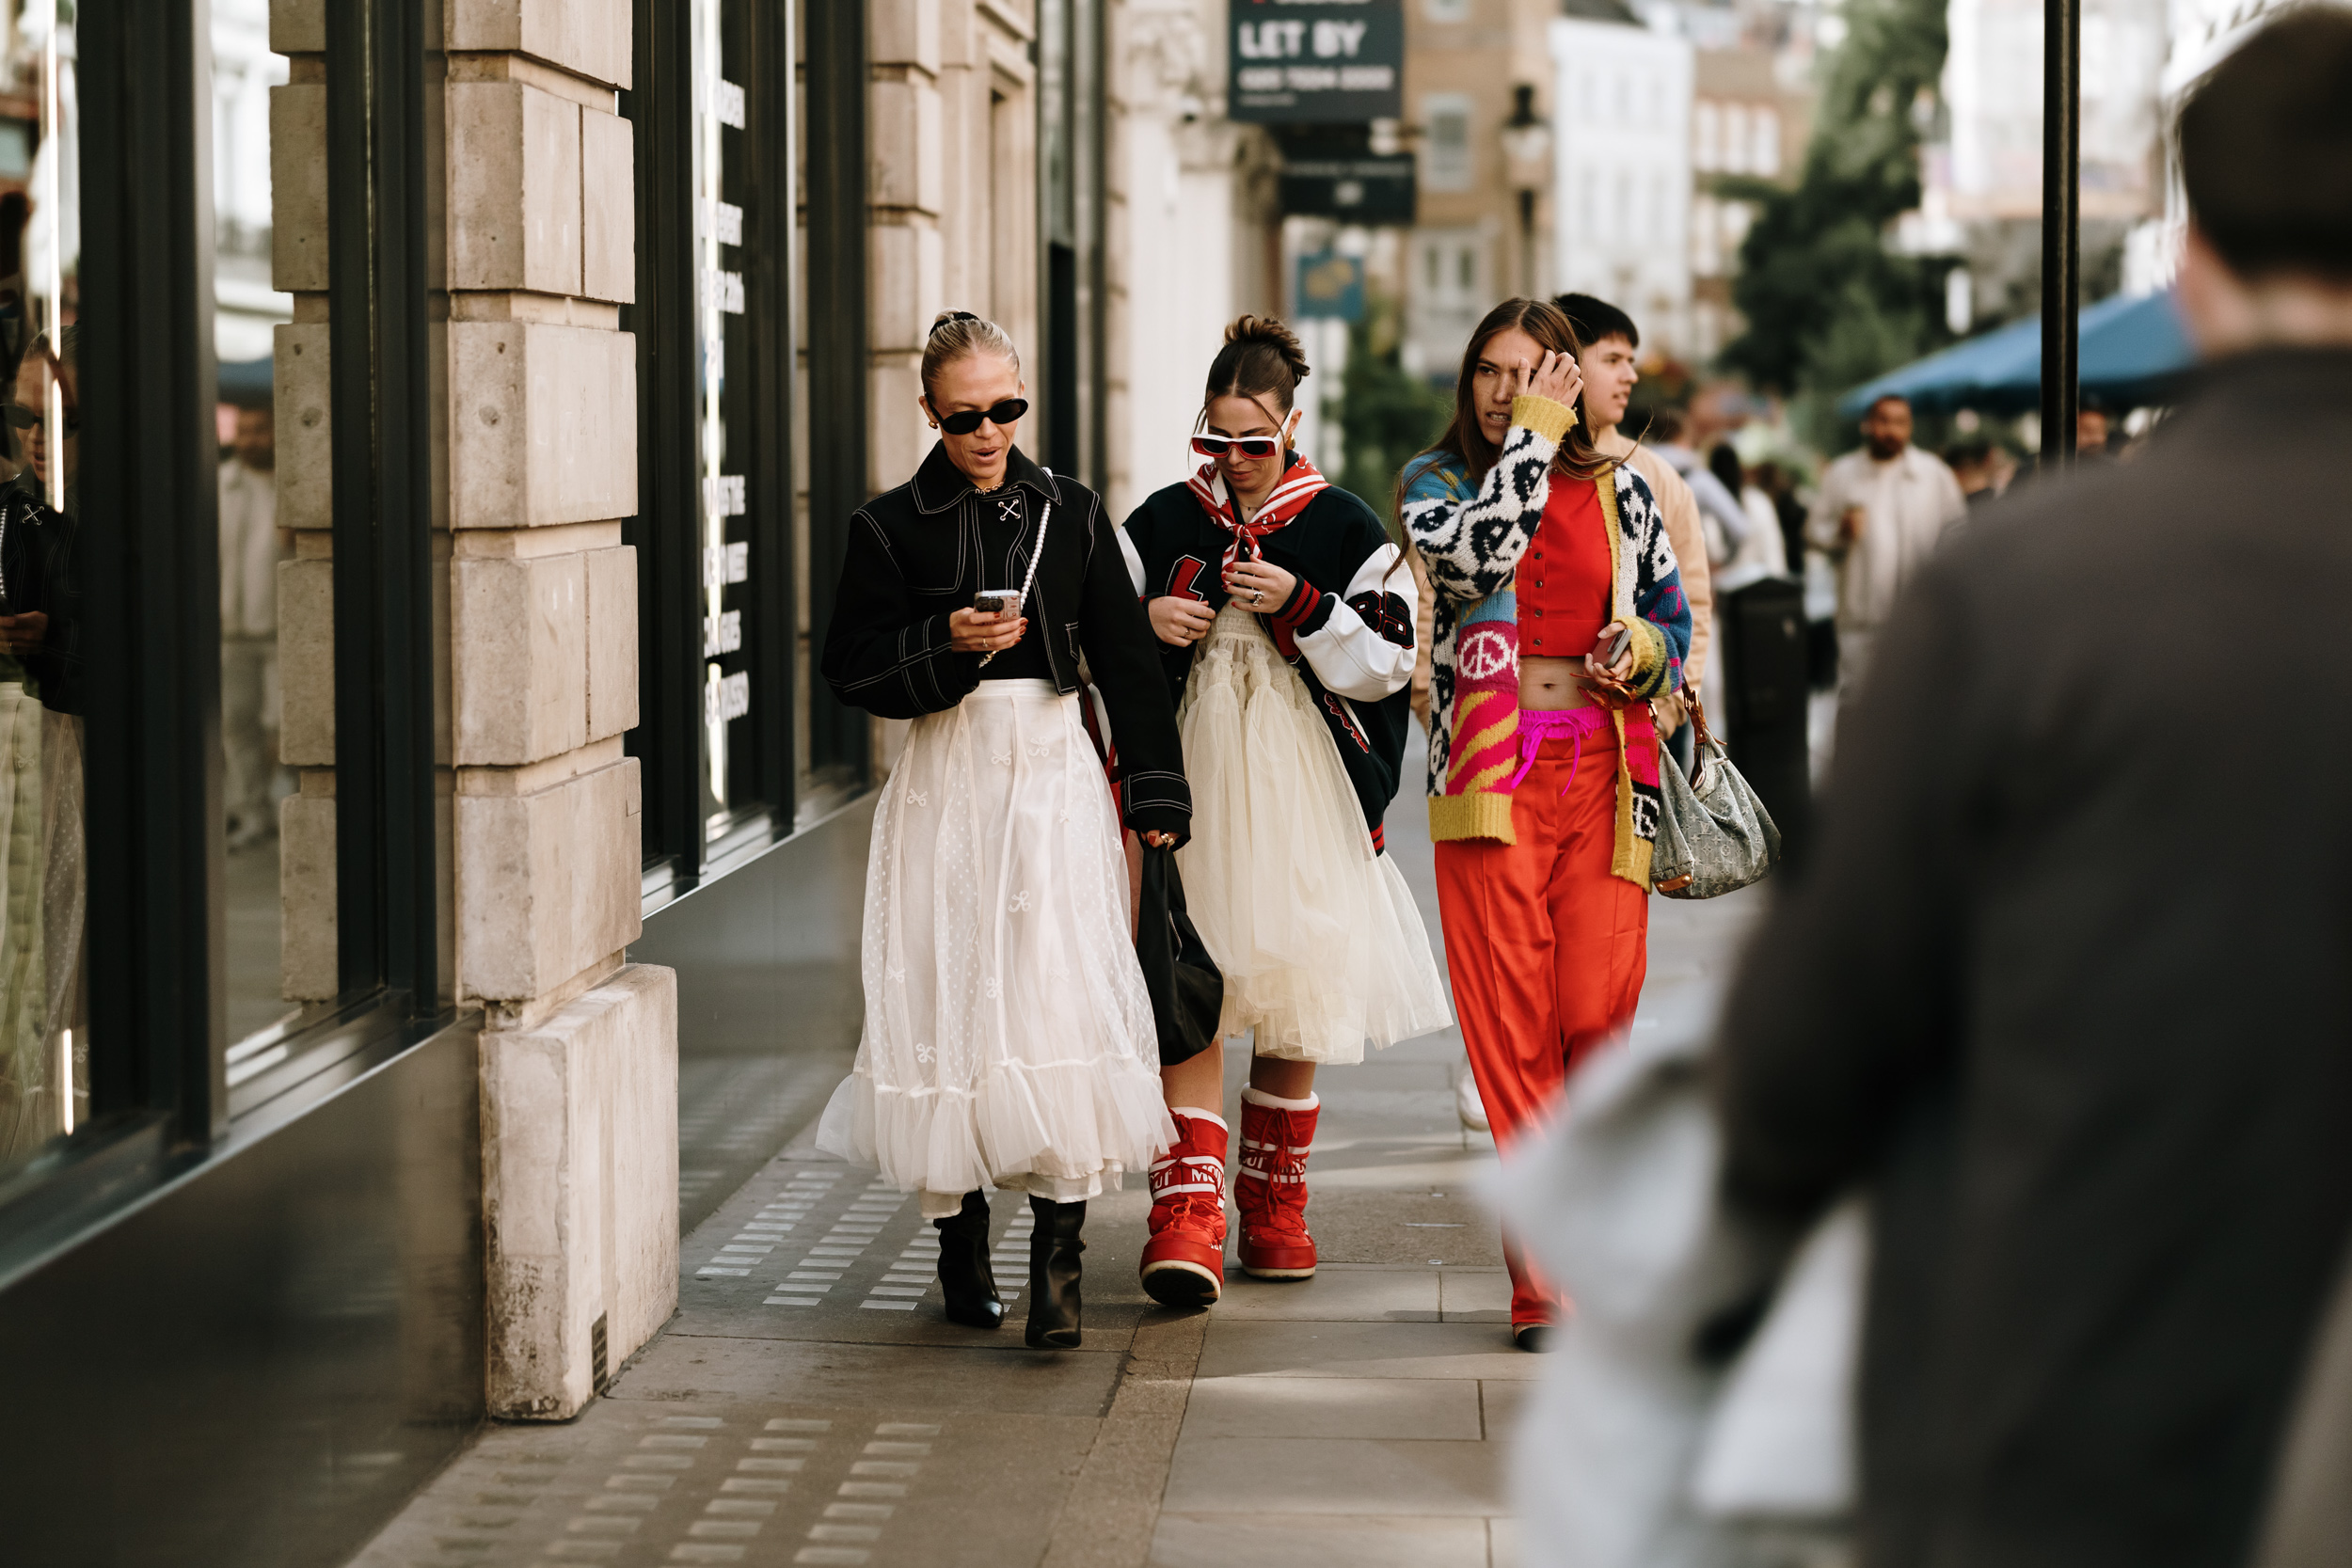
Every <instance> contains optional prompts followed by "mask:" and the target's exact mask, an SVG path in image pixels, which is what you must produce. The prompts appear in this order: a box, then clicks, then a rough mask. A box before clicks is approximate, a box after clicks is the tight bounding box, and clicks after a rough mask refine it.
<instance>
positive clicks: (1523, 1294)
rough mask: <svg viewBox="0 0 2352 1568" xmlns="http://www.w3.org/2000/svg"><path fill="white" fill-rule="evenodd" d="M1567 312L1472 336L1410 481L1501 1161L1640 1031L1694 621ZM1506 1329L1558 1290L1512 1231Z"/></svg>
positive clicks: (1536, 307)
mask: <svg viewBox="0 0 2352 1568" xmlns="http://www.w3.org/2000/svg"><path fill="white" fill-rule="evenodd" d="M1576 355H1577V343H1576V338H1575V333H1574V331H1573V329H1572V328H1571V327H1570V326H1569V325H1568V320H1567V318H1566V317H1565V316H1564V315H1562V314H1561V312H1560V310H1559V309H1558V308H1557V307H1555V306H1553V305H1551V304H1549V303H1548V302H1544V301H1539V300H1530V299H1513V300H1506V301H1504V302H1503V303H1502V305H1499V306H1497V307H1496V308H1495V309H1493V310H1492V311H1490V312H1488V314H1487V316H1486V320H1484V321H1483V322H1481V323H1479V325H1478V330H1477V331H1476V332H1475V333H1474V334H1473V335H1472V336H1471V338H1470V347H1469V350H1468V351H1467V352H1466V353H1465V354H1464V355H1463V356H1462V371H1461V376H1460V378H1459V380H1458V381H1457V382H1456V383H1455V406H1454V420H1453V422H1452V423H1451V424H1450V425H1448V426H1447V428H1446V431H1445V434H1444V435H1442V436H1439V437H1438V443H1437V445H1436V446H1435V447H1433V448H1432V449H1430V451H1426V452H1424V453H1422V455H1421V456H1419V457H1417V458H1415V459H1414V460H1413V461H1412V462H1411V463H1410V464H1408V465H1406V469H1405V472H1404V474H1403V475H1402V476H1401V478H1400V481H1399V486H1398V488H1399V498H1398V505H1399V510H1400V512H1401V514H1402V515H1403V517H1404V521H1405V528H1406V532H1407V534H1408V535H1409V536H1410V537H1411V539H1412V542H1413V544H1414V546H1415V547H1416V548H1417V549H1418V550H1419V551H1420V553H1421V557H1422V561H1423V562H1425V563H1426V564H1427V567H1428V572H1429V577H1430V580H1431V581H1432V582H1433V583H1434V584H1435V585H1436V588H1437V591H1438V607H1437V611H1438V612H1437V634H1436V638H1435V640H1434V641H1433V643H1432V645H1431V655H1432V665H1433V670H1432V673H1431V679H1430V704H1429V831H1430V836H1431V837H1432V838H1433V839H1434V840H1436V842H1437V871H1438V916H1439V918H1440V919H1441V920H1442V921H1443V922H1444V924H1445V942H1446V966H1447V968H1448V969H1449V970H1450V971H1451V972H1452V974H1453V976H1454V1004H1455V1006H1458V1007H1459V1008H1460V1009H1461V1017H1462V1039H1463V1043H1464V1044H1465V1045H1466V1046H1467V1047H1468V1049H1469V1054H1470V1070H1471V1072H1472V1073H1473V1074H1475V1075H1476V1077H1477V1080H1478V1092H1479V1098H1480V1099H1481V1100H1482V1101H1485V1104H1486V1113H1487V1116H1488V1117H1489V1118H1490V1119H1491V1121H1492V1124H1493V1128H1494V1133H1495V1139H1496V1142H1497V1143H1498V1144H1499V1145H1500V1146H1502V1148H1504V1149H1506V1150H1507V1149H1508V1148H1510V1147H1511V1144H1512V1142H1513V1141H1514V1140H1515V1139H1516V1138H1517V1137H1518V1134H1519V1133H1521V1132H1524V1131H1526V1130H1527V1129H1528V1128H1529V1127H1530V1126H1532V1125H1534V1124H1535V1123H1536V1122H1537V1120H1538V1119H1539V1118H1540V1117H1542V1116H1543V1115H1544V1114H1545V1112H1546V1111H1548V1110H1549V1107H1550V1106H1551V1105H1552V1104H1553V1102H1554V1101H1556V1100H1557V1099H1558V1098H1559V1095H1560V1091H1561V1087H1562V1085H1564V1084H1565V1081H1566V1078H1567V1074H1568V1071H1569V1069H1571V1068H1573V1067H1574V1066H1575V1064H1576V1062H1577V1060H1578V1059H1579V1058H1580V1057H1581V1055H1582V1054H1583V1053H1585V1052H1586V1051H1588V1050H1589V1049H1591V1048H1592V1047H1593V1046H1595V1045H1597V1044H1599V1043H1600V1042H1602V1041H1604V1040H1606V1039H1609V1038H1611V1037H1613V1036H1615V1035H1616V1034H1618V1033H1619V1032H1620V1031H1622V1030H1623V1029H1625V1028H1626V1027H1627V1026H1628V1025H1629V1024H1630V1023H1631V1022H1632V1019H1633V1008H1634V1004H1635V1003H1636V1002H1637V1001H1638V1000H1639V999H1640V997H1641V994H1642V978H1643V975H1644V973H1645V970H1646V968H1647V963H1648V933H1649V910H1648V895H1649V890H1650V887H1649V863H1650V850H1651V847H1652V845H1653V844H1654V843H1655V841H1656V839H1657V836H1658V813H1659V810H1660V805H1661V802H1660V796H1659V789H1658V735H1657V729H1656V726H1655V724H1654V723H1653V721H1652V720H1651V716H1650V702H1651V700H1652V699H1653V698H1657V697H1660V696H1662V695H1664V694H1665V693H1667V692H1669V691H1672V690H1675V689H1677V688H1678V687H1680V686H1681V684H1682V661H1683V658H1684V656H1685V655H1686V654H1688V652H1689V651H1690V646H1691V611H1690V607H1689V606H1688V605H1687V604H1686V603H1685V602H1684V600H1683V596H1682V586H1681V578H1680V577H1679V575H1678V573H1677V568H1676V563H1675V555H1674V546H1672V545H1670V544H1668V543H1667V540H1666V531H1665V526H1664V523H1663V521H1662V519H1661V516H1660V514H1659V510H1658V506H1657V503H1656V501H1655V500H1654V499H1652V497H1651V495H1650V490H1649V486H1648V484H1647V483H1645V482H1644V481H1643V479H1642V477H1641V476H1640V475H1639V474H1637V473H1635V472H1634V471H1633V469H1632V468H1630V467H1626V466H1624V465H1622V464H1617V463H1613V462H1612V461H1611V460H1610V459H1608V458H1607V457H1604V456H1603V455H1601V454H1600V453H1599V452H1598V451H1596V450H1595V449H1594V447H1593V445H1592V443H1591V441H1590V440H1589V439H1588V437H1587V433H1586V431H1585V429H1584V427H1583V425H1582V423H1581V420H1580V419H1579V416H1578V413H1577V408H1576V404H1577V396H1578V393H1579V391H1580V390H1581V378H1580V377H1579V375H1578V373H1577V368H1576ZM1503 1257H1504V1260H1505V1261H1506V1262H1507V1263H1508V1264H1509V1265H1510V1270H1511V1325H1512V1329H1511V1331H1512V1338H1514V1339H1515V1340H1516V1341H1517V1342H1518V1344H1519V1346H1520V1348H1522V1349H1525V1350H1538V1349H1541V1348H1542V1346H1543V1338H1544V1331H1545V1329H1546V1328H1547V1327H1548V1326H1549V1324H1550V1323H1553V1322H1554V1321H1555V1320H1556V1318H1557V1316H1558V1312H1559V1307H1560V1299H1559V1296H1558V1293H1557V1292H1556V1291H1552V1290H1551V1289H1550V1288H1549V1286H1548V1285H1547V1284H1546V1283H1545V1282H1544V1281H1543V1280H1541V1279H1539V1278H1538V1277H1537V1276H1536V1275H1534V1272H1533V1271H1531V1270H1530V1269H1529V1268H1528V1267H1527V1266H1526V1264H1525V1263H1524V1262H1523V1261H1522V1260H1521V1259H1520V1258H1519V1256H1518V1250H1517V1249H1516V1248H1514V1247H1512V1246H1510V1245H1509V1244H1508V1243H1507V1241H1506V1243H1505V1245H1504V1249H1503Z"/></svg>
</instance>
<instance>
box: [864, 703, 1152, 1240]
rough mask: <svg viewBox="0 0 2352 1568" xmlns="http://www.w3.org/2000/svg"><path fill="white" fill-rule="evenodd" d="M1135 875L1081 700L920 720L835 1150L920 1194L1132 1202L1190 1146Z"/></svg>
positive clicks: (901, 774)
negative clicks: (1181, 1142)
mask: <svg viewBox="0 0 2352 1568" xmlns="http://www.w3.org/2000/svg"><path fill="white" fill-rule="evenodd" d="M1132 929H1133V926H1132V920H1131V917H1130V915H1129V913H1128V909H1127V865H1126V860H1125V858H1124V856H1123V854H1122V853H1121V851H1120V833H1119V824H1118V821H1117V819H1116V817H1115V816H1114V815H1113V812H1112V809H1111V799H1110V791H1109V788H1108V786H1107V785H1106V784H1104V780H1103V769H1102V766H1101V764H1100V763H1099V762H1098V761H1097V760H1096V758H1095V754H1094V749H1093V747H1092V745H1091V744H1090V743H1089V741H1088V739H1087V736H1086V730H1085V728H1084V725H1083V722H1082V721H1081V720H1080V718H1079V716H1078V698H1076V697H1075V696H1070V697H1064V696H1060V695H1058V694H1057V693H1056V692H1055V690H1054V689H1053V687H1052V685H1051V684H1050V683H1048V682H1045V681H1027V680H1023V681H983V682H981V683H980V686H979V689H977V690H976V691H974V692H973V693H972V695H970V696H969V697H966V698H965V699H964V700H963V701H962V702H961V703H959V704H957V705H955V706H954V707H952V708H949V709H948V710H947V711H946V712H945V713H934V714H930V715H927V716H926V717H924V718H921V719H917V720H916V721H914V727H913V728H912V730H911V731H910V732H909V734H908V736H907V744H906V751H905V752H904V753H903V754H902V755H901V756H900V757H899V759H898V767H897V768H893V769H892V770H891V774H890V782H889V783H888V784H884V785H883V786H882V800H880V802H879V803H878V804H877V805H876V807H875V812H874V837H873V847H872V850H871V851H870V854H869V857H868V859H867V862H866V920H865V941H864V945H863V954H862V967H863V970H864V976H865V986H866V1029H865V1034H864V1037H862V1038H861V1039H860V1040H859V1042H858V1053H857V1067H856V1069H855V1070H854V1071H853V1072H851V1073H850V1076H849V1077H848V1078H847V1079H845V1080H843V1082H842V1084H841V1086H840V1087H839V1088H838V1089H836V1090H835V1091H834V1097H833V1100H832V1102H831V1103H830V1104H829V1105H827V1106H826V1108H825V1115H824V1119H823V1121H822V1122H821V1123H820V1124H819V1126H818V1138H817V1142H818V1148H822V1149H824V1150H825V1151H826V1152H828V1153H831V1154H835V1155H839V1156H840V1157H841V1158H843V1159H845V1160H850V1161H852V1162H854V1163H857V1164H874V1165H879V1166H881V1168H882V1174H883V1175H884V1176H886V1177H888V1178H889V1179H890V1180H892V1181H893V1182H895V1183H896V1184H897V1185H898V1188H899V1189H900V1190H901V1191H905V1192H919V1193H923V1194H926V1195H929V1197H930V1201H927V1203H926V1204H925V1208H926V1211H927V1212H930V1211H932V1210H938V1211H940V1212H952V1211H953V1207H954V1205H953V1195H957V1194H961V1193H966V1192H970V1191H972V1190H973V1189H975V1188H977V1187H982V1186H987V1185H995V1186H1000V1187H1012V1188H1019V1189H1025V1190H1026V1191H1028V1192H1031V1193H1034V1194H1037V1195H1038V1196H1042V1197H1049V1198H1052V1199H1054V1200H1056V1201H1057V1202H1065V1203H1066V1202H1074V1201H1078V1200H1080V1199H1084V1198H1089V1197H1092V1196H1097V1195H1099V1194H1100V1193H1102V1192H1103V1191H1104V1188H1105V1187H1109V1188H1111V1189H1114V1190H1115V1189H1116V1188H1117V1187H1118V1185H1119V1180H1120V1174H1121V1173H1122V1172H1124V1171H1129V1170H1140V1169H1148V1168H1149V1167H1150V1165H1151V1163H1152V1159H1153V1158H1154V1157H1156V1156H1157V1155H1158V1154H1160V1153H1161V1152H1162V1151H1163V1150H1165V1149H1166V1148H1168V1144H1169V1143H1170V1142H1171V1141H1172V1140H1173V1139H1174V1137H1175V1132H1176V1130H1175V1126H1174V1124H1173V1123H1172V1122H1170V1121H1169V1120H1168V1111H1167V1109H1166V1107H1165V1106H1164V1105H1163V1103H1162V1101H1161V1098H1160V1076H1159V1065H1160V1064H1159V1046H1158V1036H1157V1034H1156V1031H1155V1030H1154V1028H1153V1025H1152V1005H1151V1001H1150V999H1149V997H1147V996H1146V994H1145V992H1144V989H1143V972H1142V971H1141V970H1140V969H1138V968H1137V967H1136V950H1135V942H1134V940H1133V937H1132V936H1131V934H1130V933H1131V931H1132Z"/></svg>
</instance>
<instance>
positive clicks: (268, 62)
mask: <svg viewBox="0 0 2352 1568" xmlns="http://www.w3.org/2000/svg"><path fill="white" fill-rule="evenodd" d="M212 21H213V26H212V44H213V214H214V220H213V221H214V244H215V254H214V258H213V297H214V315H213V338H214V344H213V349H214V354H215V357H217V358H218V359H219V360H220V361H221V362H222V363H224V364H232V363H235V362H237V361H240V360H254V359H264V358H267V357H268V356H269V354H270V348H271V343H272V339H271V336H270V334H271V331H272V329H273V328H275V327H276V326H277V325H278V324H279V323H281V322H289V321H292V320H293V319H294V295H292V294H290V293H283V292H281V291H279V290H278V288H277V287H275V285H273V284H272V282H271V281H270V252H269V244H270V183H269V95H270V89H271V88H272V87H282V86H284V85H285V82H286V74H287V64H286V56H285V55H278V54H273V53H271V51H270V47H269V0H214V3H213V8H212Z"/></svg>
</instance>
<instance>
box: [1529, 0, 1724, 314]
mask: <svg viewBox="0 0 2352 1568" xmlns="http://www.w3.org/2000/svg"><path fill="white" fill-rule="evenodd" d="M1550 41H1551V61H1552V71H1553V95H1552V103H1553V111H1552V127H1553V129H1552V135H1553V142H1552V181H1553V183H1552V213H1553V225H1554V227H1553V233H1554V254H1555V256H1556V257H1557V258H1558V260H1557V262H1556V273H1557V277H1558V281H1559V285H1560V287H1561V288H1562V289H1564V290H1570V291H1576V292H1581V293H1592V294H1598V295H1600V296H1601V297H1602V298H1604V299H1607V300H1609V301H1611V302H1612V303H1613V304H1615V305H1618V306H1620V307H1622V308H1623V309H1625V310H1626V311H1627V312H1628V313H1629V314H1630V315H1631V316H1632V317H1633V318H1634V320H1635V321H1636V322H1637V323H1639V324H1640V325H1641V328H1642V343H1643V347H1644V348H1645V349H1648V348H1651V347H1653V346H1654V347H1656V348H1658V349H1659V350H1661V351H1662V352H1665V353H1668V354H1677V355H1685V356H1687V355H1689V354H1691V353H1692V352H1693V351H1694V348H1695V344H1694V341H1693V338H1692V320H1691V239H1690V221H1691V125H1692V73H1693V55H1692V44H1691V40H1689V39H1687V38H1683V37H1680V36H1677V34H1675V33H1671V32H1667V31H1664V30H1661V29H1660V28H1657V27H1637V26H1628V25H1624V24H1617V23H1610V22H1589V21H1585V20H1582V19H1580V18H1575V17H1563V18H1561V19H1559V20H1557V21H1554V22H1553V23H1552V24H1551V27H1550Z"/></svg>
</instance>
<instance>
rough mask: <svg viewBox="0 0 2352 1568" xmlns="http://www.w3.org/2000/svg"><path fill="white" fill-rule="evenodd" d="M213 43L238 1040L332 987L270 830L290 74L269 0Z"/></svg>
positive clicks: (280, 798) (231, 928)
mask: <svg viewBox="0 0 2352 1568" xmlns="http://www.w3.org/2000/svg"><path fill="white" fill-rule="evenodd" d="M212 45H213V81H212V89H213V90H212V120H213V168H212V175H213V354H214V358H215V362H216V364H217V366H218V377H219V381H218V386H217V388H216V397H215V404H214V418H215V436H217V438H218V442H219V453H218V469H217V474H218V483H217V491H218V499H219V517H220V753H221V758H220V761H221V768H220V780H221V784H220V794H221V802H220V816H221V832H222V834H223V835H224V840H225V851H226V857H225V864H226V866H227V871H226V873H225V875H224V877H223V880H222V887H223V896H224V898H225V900H226V905H227V908H226V910H225V914H224V920H223V933H224V942H225V951H226V956H227V966H228V967H227V976H228V978H227V999H226V1000H227V1013H228V1037H229V1038H230V1040H231V1041H238V1040H243V1039H246V1038H248V1037H253V1036H256V1035H259V1034H262V1033H263V1032H264V1031H270V1032H273V1033H275V1032H277V1030H278V1029H279V1028H284V1027H291V1026H294V1025H297V1024H298V1023H299V1022H300V1018H301V1014H302V1010H303V1003H302V1001H301V1000H299V996H300V993H301V992H303V991H304V990H312V991H317V990H324V991H325V992H326V994H328V995H331V994H332V993H333V992H334V991H336V990H340V989H341V986H340V976H338V975H336V974H332V973H329V974H326V975H325V976H324V978H323V981H322V983H321V984H319V985H316V986H306V984H305V981H306V978H307V977H306V976H303V975H301V974H294V975H291V976H290V975H289V974H288V973H287V969H286V962H285V957H286V955H285V950H284V930H285V921H284V919H283V915H282V910H283V898H282V894H283V889H284V886H285V866H284V854H283V841H282V839H281V835H280V832H279V828H280V817H281V816H282V815H283V812H284V805H285V802H286V801H287V800H289V799H291V798H292V797H294V795H295V794H296V793H297V791H298V789H299V781H298V778H297V775H296V774H295V771H294V768H291V767H289V766H287V763H286V760H285V753H284V750H283V746H282V725H281V718H282V714H283V710H284V699H283V691H284V686H285V682H284V673H283V665H282V662H281V658H280V655H279V650H278V578H279V573H280V569H281V566H282V564H283V563H284V562H289V561H291V560H293V559H294V529H293V528H292V527H291V526H290V524H291V522H292V521H293V520H294V519H292V518H291V517H290V518H288V519H284V520H281V519H280V518H279V516H278V428H277V424H278V415H277V376H276V368H277V367H276V351H277V337H278V327H279V326H281V325H287V324H290V323H291V322H292V321H293V320H294V295H293V294H292V293H282V292H280V291H279V290H278V280H277V278H276V277H275V276H274V274H273V268H272V250H273V247H274V233H275V218H274V214H273V205H272V191H271V185H270V100H271V95H272V93H273V91H274V90H275V89H277V88H278V87H284V86H286V85H287V82H288V78H289V74H290V71H289V62H288V60H287V57H286V56H285V55H279V54H275V53H272V51H271V49H270V47H269V6H268V0H213V5H212ZM332 956H333V955H332V953H331V950H330V951H329V952H328V953H327V954H326V955H325V957H326V958H327V959H329V960H331V958H332ZM299 965H300V960H299V958H297V968H299ZM320 967H325V966H324V965H321V966H320ZM289 992H294V993H295V999H294V1000H290V999H289ZM267 1049H268V1048H267V1047H265V1046H264V1047H261V1048H257V1049H255V1050H252V1051H247V1052H244V1053H239V1052H237V1051H236V1050H235V1048H234V1047H233V1045H232V1047H231V1057H232V1060H231V1062H230V1077H231V1078H232V1079H234V1080H236V1081H237V1082H240V1083H242V1082H243V1073H244V1070H245V1069H247V1068H248V1067H249V1064H251V1063H252V1062H253V1061H255V1060H257V1059H258V1058H260V1057H261V1056H262V1055H263V1054H265V1053H266V1051H267Z"/></svg>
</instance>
